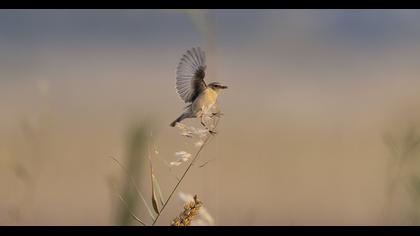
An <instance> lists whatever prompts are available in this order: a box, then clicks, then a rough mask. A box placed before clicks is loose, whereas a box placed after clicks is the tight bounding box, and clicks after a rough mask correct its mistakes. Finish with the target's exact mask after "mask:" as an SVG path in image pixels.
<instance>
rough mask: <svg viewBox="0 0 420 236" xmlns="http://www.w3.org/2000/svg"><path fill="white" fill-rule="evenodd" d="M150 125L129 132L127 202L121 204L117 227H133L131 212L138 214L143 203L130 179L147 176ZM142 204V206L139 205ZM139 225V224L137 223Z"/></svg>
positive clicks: (124, 192)
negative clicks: (137, 211)
mask: <svg viewBox="0 0 420 236" xmlns="http://www.w3.org/2000/svg"><path fill="white" fill-rule="evenodd" d="M149 130H150V128H149V125H148V124H147V123H146V122H144V123H141V124H137V125H135V126H133V127H132V128H131V129H130V130H129V134H128V139H127V147H126V148H127V152H126V157H125V160H124V165H125V166H126V171H127V172H128V173H126V175H125V179H124V180H123V183H122V189H121V194H120V195H121V197H122V198H123V199H124V200H125V203H126V204H124V203H123V202H120V204H119V207H118V212H117V217H116V225H123V226H127V225H132V224H133V223H134V222H133V221H134V220H133V218H132V216H131V212H130V210H131V211H132V212H136V210H138V208H139V205H141V201H139V196H138V192H137V191H136V189H135V186H132V184H131V181H130V178H131V177H132V178H134V179H136V180H137V179H142V176H146V173H145V172H146V168H147V166H148V165H147V161H148V159H147V157H146V153H147V143H148V133H149ZM139 203H140V204H139ZM135 224H136V225H137V222H136V223H135Z"/></svg>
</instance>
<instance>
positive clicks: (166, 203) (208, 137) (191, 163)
mask: <svg viewBox="0 0 420 236" xmlns="http://www.w3.org/2000/svg"><path fill="white" fill-rule="evenodd" d="M218 121H219V120H218V119H217V120H216V121H215V124H214V129H216V127H217V124H218ZM212 137H213V135H210V134H208V135H207V136H206V138H205V139H204V141H203V145H201V146H200V148H199V149H198V150H197V152H196V153H195V155H194V157H193V159H192V161H191V162H190V164H189V165H188V167H187V169H185V171H184V173H183V174H182V176H181V178H179V180H178V182H177V183H176V185H175V187H174V188H173V189H172V191H171V194H169V197H168V198H167V200H166V201H165V203H164V204H163V206H162V208H161V209H160V211H159V213H158V215H157V216H156V218H155V220H154V221H153V223H152V226H154V225H155V224H156V223H157V221H158V219H159V217H160V216H161V215H162V212H163V210H164V209H165V207H166V206H167V205H168V203H169V201H170V200H171V198H172V196H173V195H174V193H175V191H176V190H177V189H178V187H179V185H180V184H181V183H182V180H183V179H184V178H185V176H186V175H187V173H188V171H189V170H190V169H191V167H192V166H193V165H194V163H195V162H196V161H197V160H198V158H199V155H200V153H201V151H202V150H203V149H204V147H205V146H206V144H208V143H209V142H210V140H211V138H212Z"/></svg>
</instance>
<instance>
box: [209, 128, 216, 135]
mask: <svg viewBox="0 0 420 236" xmlns="http://www.w3.org/2000/svg"><path fill="white" fill-rule="evenodd" d="M209 133H210V134H211V135H215V134H217V132H216V131H214V130H211V129H209Z"/></svg>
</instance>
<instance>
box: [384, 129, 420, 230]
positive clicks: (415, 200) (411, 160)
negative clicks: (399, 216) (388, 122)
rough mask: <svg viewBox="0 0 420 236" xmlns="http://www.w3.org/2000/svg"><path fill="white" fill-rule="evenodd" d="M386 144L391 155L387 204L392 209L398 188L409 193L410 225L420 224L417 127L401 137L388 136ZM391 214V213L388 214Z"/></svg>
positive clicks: (419, 159)
mask: <svg viewBox="0 0 420 236" xmlns="http://www.w3.org/2000/svg"><path fill="white" fill-rule="evenodd" d="M384 143H385V145H386V146H387V147H388V149H389V151H390V153H391V157H392V159H391V162H390V166H389V170H390V172H389V176H387V177H388V178H389V182H388V183H387V184H388V186H387V187H388V189H387V190H388V191H387V202H386V206H385V207H388V208H389V207H390V205H391V204H392V199H393V196H394V194H395V193H396V190H397V187H402V188H403V189H404V190H406V191H407V193H408V195H409V198H410V199H411V208H410V209H409V210H408V212H407V215H408V220H409V222H410V224H413V225H418V224H419V223H420V177H419V176H420V168H419V167H418V162H419V161H420V134H419V133H418V129H417V128H416V126H414V125H411V126H409V127H408V128H407V129H405V130H404V131H403V133H402V134H401V135H395V134H387V135H385V136H384ZM388 214H389V213H388Z"/></svg>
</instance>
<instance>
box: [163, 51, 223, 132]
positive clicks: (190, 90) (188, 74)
mask: <svg viewBox="0 0 420 236" xmlns="http://www.w3.org/2000/svg"><path fill="white" fill-rule="evenodd" d="M206 68H207V66H206V57H205V53H204V51H203V50H202V49H201V48H200V47H193V48H191V49H189V50H187V51H186V53H184V54H183V55H182V57H181V60H180V61H179V63H178V67H177V68H176V86H175V88H176V92H177V94H178V95H179V97H180V98H181V99H182V100H183V101H184V102H185V103H186V104H187V106H186V107H185V111H184V112H183V113H182V114H181V115H180V116H179V117H178V118H176V119H175V120H174V121H173V122H172V123H171V124H170V126H172V127H174V126H175V125H176V124H177V123H178V122H181V121H182V120H184V119H186V118H201V124H202V125H203V126H204V127H206V125H205V123H204V121H203V118H204V115H205V114H206V113H207V112H208V111H209V110H210V109H211V108H212V107H214V106H215V104H216V102H217V98H218V95H219V93H220V91H221V90H224V89H227V88H228V87H227V86H225V85H222V84H221V83H219V82H212V83H209V84H206V82H205V81H204V77H205V75H206V73H205V71H206ZM217 114H220V112H217V113H212V115H217ZM209 131H210V130H209ZM210 133H212V132H211V131H210Z"/></svg>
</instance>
